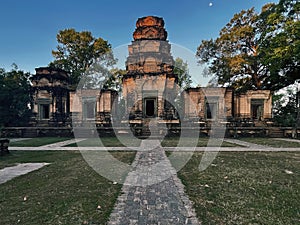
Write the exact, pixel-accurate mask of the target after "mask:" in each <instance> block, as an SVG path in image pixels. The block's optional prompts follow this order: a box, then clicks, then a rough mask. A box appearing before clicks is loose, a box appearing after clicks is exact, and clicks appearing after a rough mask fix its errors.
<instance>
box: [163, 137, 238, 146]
mask: <svg viewBox="0 0 300 225" xmlns="http://www.w3.org/2000/svg"><path fill="white" fill-rule="evenodd" d="M209 140H210V139H209V138H208V137H200V138H199V139H198V141H197V139H196V138H190V137H183V138H181V143H180V145H179V137H167V138H165V139H164V140H163V141H162V143H161V145H162V146H163V147H176V146H183V147H194V146H195V145H196V146H197V147H206V146H208V142H209ZM210 141H211V142H210V145H209V146H210V147H219V146H220V143H219V142H218V141H217V142H214V140H213V139H211V140H210ZM221 147H242V146H240V145H238V144H233V143H229V142H226V141H223V142H222V143H221Z"/></svg>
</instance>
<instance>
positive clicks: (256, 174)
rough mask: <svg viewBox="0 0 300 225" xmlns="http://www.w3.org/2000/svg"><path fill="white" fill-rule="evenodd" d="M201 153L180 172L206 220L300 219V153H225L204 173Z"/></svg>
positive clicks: (284, 221) (268, 221)
mask: <svg viewBox="0 0 300 225" xmlns="http://www.w3.org/2000/svg"><path fill="white" fill-rule="evenodd" d="M201 157H202V153H199V152H197V153H194V156H193V157H192V159H191V161H189V162H188V163H187V165H186V166H185V167H184V168H183V169H182V170H181V171H180V172H179V173H178V176H179V178H180V179H181V180H182V182H183V184H184V185H185V189H186V193H187V194H188V195H189V197H190V199H191V200H192V201H193V202H194V207H195V210H196V214H197V216H198V218H199V220H200V221H201V222H202V224H205V225H206V224H209V225H212V224H218V225H219V224H235V225H236V224H245V225H246V224H277V225H280V224H282V225H287V224H291V225H292V224H300V205H299V202H300V174H299V171H300V153H298V152H269V153H253V152H222V153H219V155H218V157H217V158H216V159H215V161H214V162H213V165H211V166H210V167H209V168H208V169H207V170H205V171H203V172H200V171H199V170H198V166H199V163H200V160H201ZM289 171H291V172H292V173H293V174H288V173H290V172H289Z"/></svg>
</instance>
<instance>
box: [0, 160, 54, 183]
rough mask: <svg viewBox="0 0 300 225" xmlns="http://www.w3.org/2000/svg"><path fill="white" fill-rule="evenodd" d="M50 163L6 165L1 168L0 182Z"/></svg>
mask: <svg viewBox="0 0 300 225" xmlns="http://www.w3.org/2000/svg"><path fill="white" fill-rule="evenodd" d="M46 165H49V163H21V164H18V165H16V166H11V167H6V168H4V169H2V170H0V184H3V183H5V182H7V181H9V180H11V179H13V178H15V177H18V176H21V175H24V174H27V173H29V172H31V171H34V170H38V169H40V168H42V167H44V166H46Z"/></svg>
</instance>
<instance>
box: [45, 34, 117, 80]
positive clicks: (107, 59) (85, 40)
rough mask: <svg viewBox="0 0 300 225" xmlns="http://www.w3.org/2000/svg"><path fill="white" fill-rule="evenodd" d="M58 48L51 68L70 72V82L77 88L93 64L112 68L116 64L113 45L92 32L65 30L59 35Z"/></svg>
mask: <svg viewBox="0 0 300 225" xmlns="http://www.w3.org/2000/svg"><path fill="white" fill-rule="evenodd" d="M57 42H58V46H57V49H56V50H53V51H52V55H53V57H54V58H55V60H54V61H53V62H52V63H50V66H53V67H56V68H60V69H63V70H66V71H68V72H70V74H71V77H70V81H71V84H72V85H73V86H76V85H77V84H78V83H79V81H80V79H81V78H82V77H83V76H84V73H85V72H86V71H87V70H88V69H89V67H90V66H91V65H92V64H93V63H97V64H98V65H101V66H110V65H113V64H114V63H115V60H114V58H113V55H112V52H111V45H110V44H109V43H108V42H107V41H105V40H103V39H102V38H100V37H99V38H95V37H93V36H92V33H91V32H88V31H82V32H78V31H76V30H75V29H65V30H61V31H59V33H58V34H57Z"/></svg>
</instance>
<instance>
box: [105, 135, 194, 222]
mask: <svg viewBox="0 0 300 225" xmlns="http://www.w3.org/2000/svg"><path fill="white" fill-rule="evenodd" d="M141 146H143V148H141V149H142V150H141V151H139V152H137V155H136V158H135V161H134V163H133V165H134V168H135V169H134V170H133V171H132V172H130V173H129V174H128V176H127V178H126V180H125V183H124V185H123V188H122V193H123V194H122V195H121V196H119V198H118V201H117V204H116V206H115V209H114V210H113V212H112V214H111V216H110V221H109V223H108V224H109V225H133V224H145V225H146V224H149V225H150V224H151V225H152V224H153V225H154V224H156V225H158V224H162V225H167V224H172V225H177V224H178V225H179V224H180V225H182V224H193V225H194V224H195V225H196V224H199V222H198V220H197V218H196V217H195V212H194V210H193V208H192V203H191V202H190V201H189V199H188V197H187V196H186V195H185V193H184V187H183V185H182V183H181V181H180V180H179V179H178V177H177V174H176V171H175V169H174V168H173V167H172V166H171V163H170V161H169V160H168V158H167V157H166V155H165V152H164V150H163V149H162V148H161V147H157V146H158V145H157V141H155V140H143V143H142V145H141ZM149 146H154V147H155V146H156V147H155V149H152V150H149V149H150V148H149Z"/></svg>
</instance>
